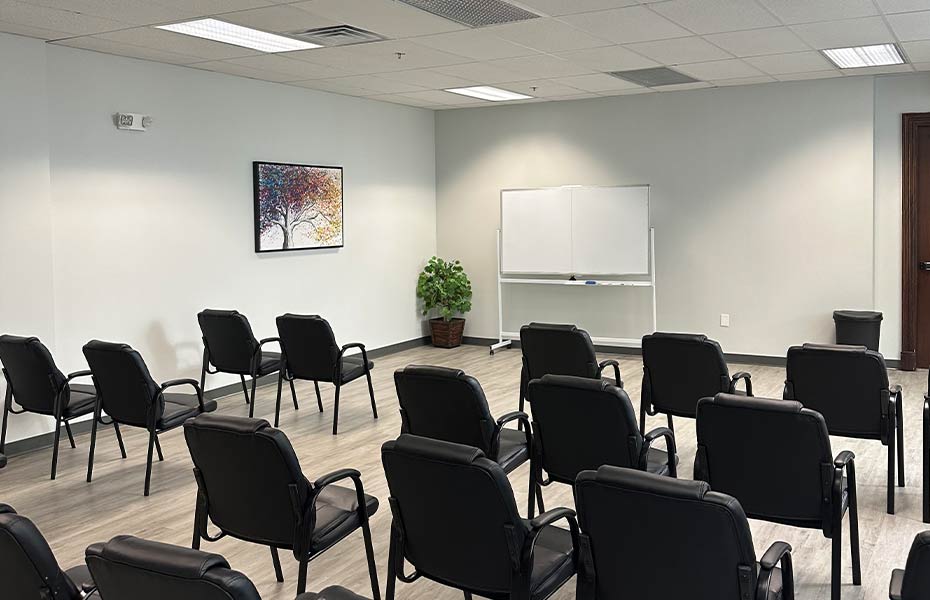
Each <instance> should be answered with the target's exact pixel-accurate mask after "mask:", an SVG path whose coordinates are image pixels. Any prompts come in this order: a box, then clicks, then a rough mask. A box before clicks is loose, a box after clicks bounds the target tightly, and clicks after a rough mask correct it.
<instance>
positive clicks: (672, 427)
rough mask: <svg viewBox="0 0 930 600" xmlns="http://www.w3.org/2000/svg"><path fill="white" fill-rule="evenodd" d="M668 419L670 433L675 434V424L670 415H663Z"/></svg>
mask: <svg viewBox="0 0 930 600" xmlns="http://www.w3.org/2000/svg"><path fill="white" fill-rule="evenodd" d="M665 416H666V417H667V418H668V428H669V429H671V430H672V433H675V422H674V421H673V420H672V415H665Z"/></svg>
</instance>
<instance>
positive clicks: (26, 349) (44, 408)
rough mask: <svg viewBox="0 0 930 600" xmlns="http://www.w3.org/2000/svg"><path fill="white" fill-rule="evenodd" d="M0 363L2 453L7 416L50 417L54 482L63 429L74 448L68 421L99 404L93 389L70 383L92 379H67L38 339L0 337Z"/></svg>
mask: <svg viewBox="0 0 930 600" xmlns="http://www.w3.org/2000/svg"><path fill="white" fill-rule="evenodd" d="M0 362H2V363H3V376H4V378H5V379H6V397H5V399H4V405H3V426H2V433H0V453H2V452H3V450H4V448H5V447H6V428H7V417H8V416H9V415H10V414H14V415H18V414H22V413H25V412H31V413H37V414H40V415H47V416H50V417H52V418H54V419H55V440H54V442H53V443H52V479H55V475H56V473H57V471H58V442H59V439H60V438H61V426H62V425H64V426H65V431H66V432H67V434H68V441H70V442H71V447H72V448H75V447H76V446H75V444H74V434H73V433H72V432H71V424H70V423H69V422H70V421H71V420H72V419H77V418H79V417H83V416H85V415H89V414H91V413H93V412H94V403H95V402H96V401H97V390H95V389H94V386H93V385H83V384H79V383H71V382H72V381H73V380H75V379H77V378H79V377H89V376H90V371H77V372H75V373H71V374H70V375H68V376H67V377H66V376H65V375H64V374H63V373H62V372H61V371H60V370H59V369H58V367H57V366H56V365H55V360H54V359H53V358H52V355H51V353H50V352H49V351H48V348H46V347H45V345H44V344H42V342H40V341H39V338H35V337H18V336H15V335H0ZM14 400H15V401H16V403H17V404H19V405H20V406H21V407H22V408H21V410H14V409H13V401H14ZM114 427H116V428H117V429H116V435H117V436H119V426H118V425H116V424H114ZM119 443H120V449H121V450H122V448H123V440H122V438H119ZM124 452H125V451H124Z"/></svg>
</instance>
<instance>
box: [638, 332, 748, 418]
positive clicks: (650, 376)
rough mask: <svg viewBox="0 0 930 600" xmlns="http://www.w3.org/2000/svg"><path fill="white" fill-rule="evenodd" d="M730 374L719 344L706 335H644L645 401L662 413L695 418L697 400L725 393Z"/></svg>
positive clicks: (647, 404) (643, 396)
mask: <svg viewBox="0 0 930 600" xmlns="http://www.w3.org/2000/svg"><path fill="white" fill-rule="evenodd" d="M729 387H730V371H729V369H728V368H727V361H726V359H725V358H724V357H723V350H721V349H720V344H718V343H717V342H715V341H714V340H710V339H707V336H706V335H695V334H687V333H653V334H651V335H645V336H643V389H642V401H643V403H645V405H646V406H650V407H653V408H654V409H656V410H658V411H659V412H663V413H668V414H671V415H675V416H680V417H691V418H693V417H694V412H695V409H696V407H697V403H698V400H700V399H701V398H706V397H708V396H713V395H714V394H717V393H719V392H726V391H728V390H729Z"/></svg>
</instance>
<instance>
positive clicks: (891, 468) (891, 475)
mask: <svg viewBox="0 0 930 600" xmlns="http://www.w3.org/2000/svg"><path fill="white" fill-rule="evenodd" d="M891 406H892V407H894V404H892V405H891ZM892 410H894V408H892ZM891 418H892V421H894V419H895V418H896V417H895V415H891ZM895 429H897V428H896V427H889V428H888V438H889V439H888V480H887V482H886V488H887V495H888V501H887V504H888V505H887V507H886V512H887V513H888V514H889V515H893V514H894V500H895V498H894V479H895V458H894V453H895Z"/></svg>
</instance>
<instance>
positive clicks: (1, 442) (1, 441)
mask: <svg viewBox="0 0 930 600" xmlns="http://www.w3.org/2000/svg"><path fill="white" fill-rule="evenodd" d="M12 403H13V390H12V389H11V388H10V385H9V383H7V386H6V395H5V396H4V399H3V426H2V430H0V452H3V450H4V449H5V448H6V421H7V418H8V417H9V416H10V405H11V404H12Z"/></svg>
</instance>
